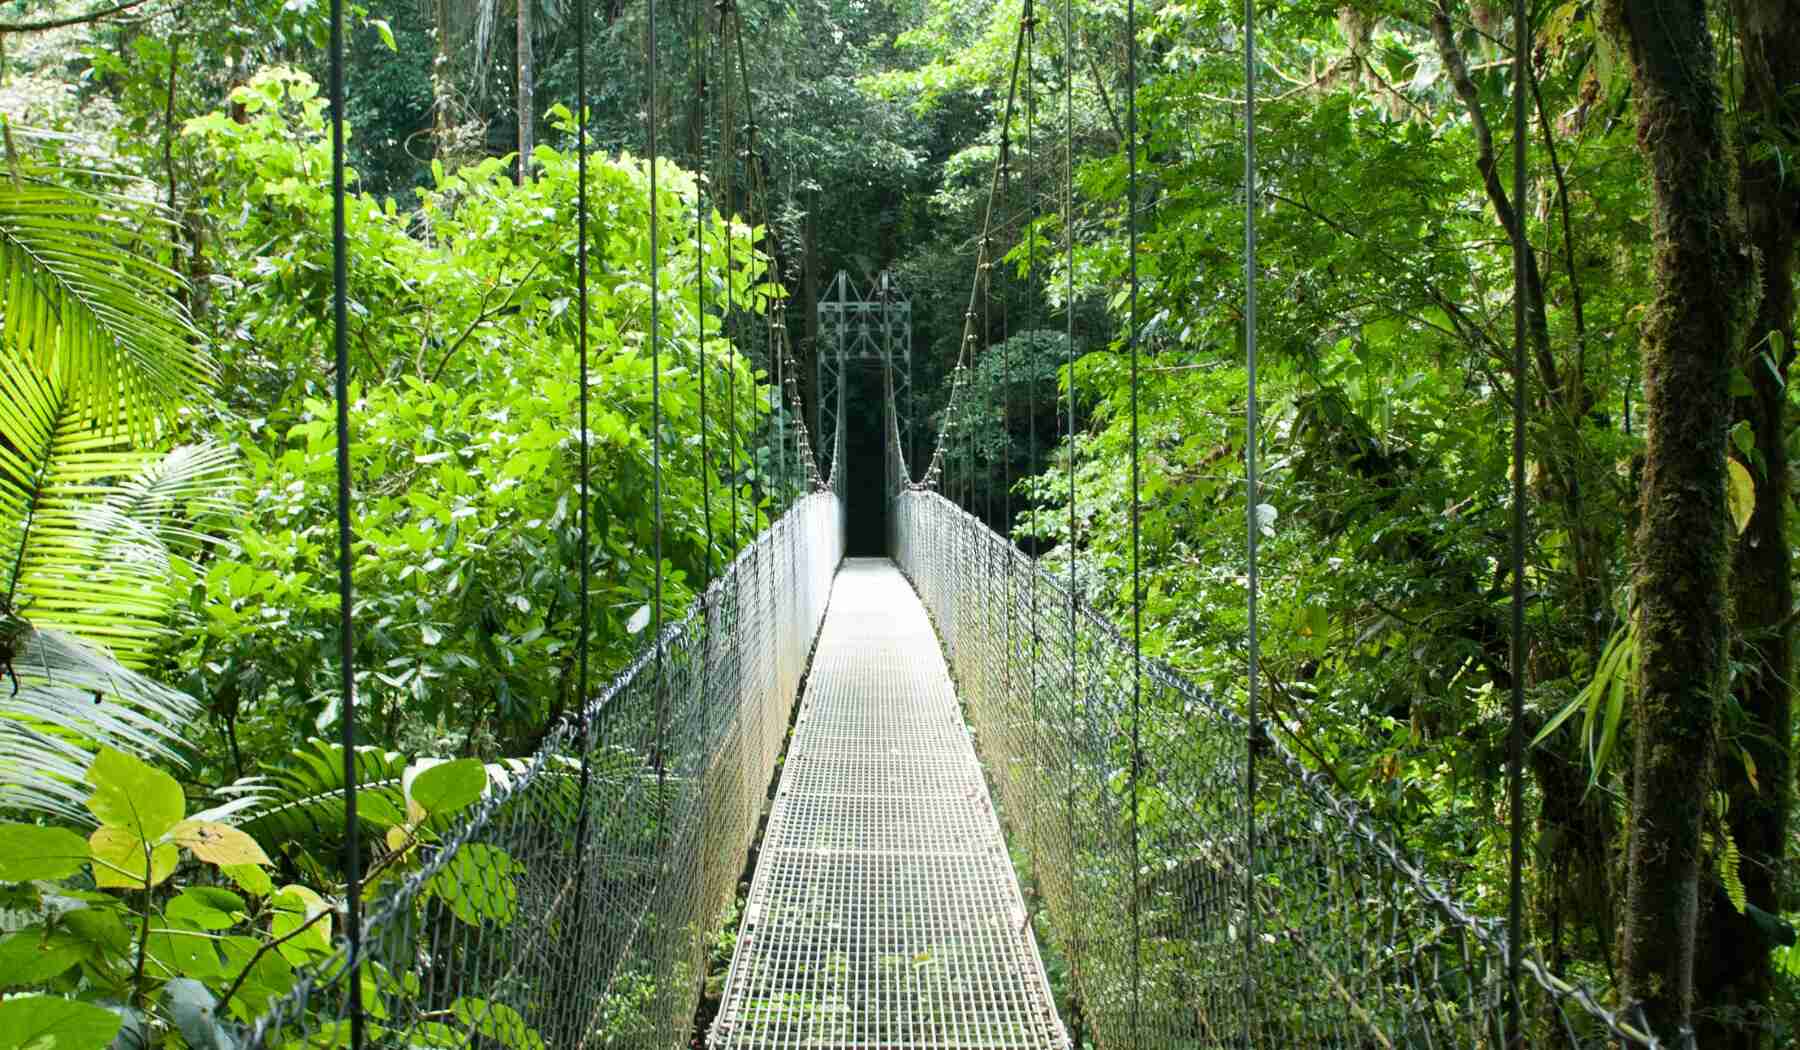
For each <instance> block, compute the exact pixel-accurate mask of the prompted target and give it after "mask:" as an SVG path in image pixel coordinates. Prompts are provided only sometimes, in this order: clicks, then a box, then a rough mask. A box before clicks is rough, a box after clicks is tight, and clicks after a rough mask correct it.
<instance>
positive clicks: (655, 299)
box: [644, 0, 669, 842]
mask: <svg viewBox="0 0 1800 1050" xmlns="http://www.w3.org/2000/svg"><path fill="white" fill-rule="evenodd" d="M645 10H646V17H645V24H644V35H645V45H646V50H647V51H648V53H649V58H648V64H649V81H650V84H649V88H650V100H649V105H647V106H645V107H644V123H645V125H646V128H645V152H646V153H648V154H649V181H650V473H651V515H652V518H653V519H654V522H655V524H654V526H653V528H652V533H653V539H652V541H651V554H652V557H653V558H654V559H655V563H656V564H655V572H654V575H653V584H652V586H653V588H654V589H653V590H652V592H651V607H650V626H651V629H652V631H653V633H652V634H651V636H650V637H651V643H650V644H652V645H653V646H655V647H656V680H655V681H656V698H657V699H656V708H657V718H656V722H657V725H656V734H657V744H656V747H657V763H656V796H657V803H656V806H657V821H656V823H657V838H658V841H659V842H660V841H661V840H662V838H663V836H665V835H666V834H667V833H668V812H667V811H668V791H667V790H666V788H667V784H668V775H669V772H668V766H669V739H668V738H669V683H668V667H667V661H666V660H665V659H664V649H665V648H666V647H665V646H664V644H663V636H662V634H663V567H662V559H663V473H662V423H663V420H662V331H661V329H662V302H661V300H662V290H661V287H660V285H659V275H658V273H657V268H658V264H659V262H660V256H661V251H660V245H659V244H658V237H659V236H660V235H661V232H662V231H661V229H660V226H659V222H658V220H659V218H660V217H659V215H658V214H657V200H656V195H657V190H658V185H657V173H656V150H657V142H656V101H657V99H656V77H657V68H656V67H657V62H656V0H647V2H646V9H645Z"/></svg>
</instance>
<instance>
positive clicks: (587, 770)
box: [573, 0, 599, 950]
mask: <svg viewBox="0 0 1800 1050" xmlns="http://www.w3.org/2000/svg"><path fill="white" fill-rule="evenodd" d="M587 45H588V11H587V0H575V304H576V305H575V356H576V359H577V361H578V365H577V371H578V372H579V390H578V391H577V394H576V401H577V405H578V412H579V415H580V419H579V423H580V430H579V433H580V435H581V452H580V462H579V465H578V468H577V469H578V470H579V472H580V473H579V475H578V476H577V477H576V479H575V485H576V495H577V499H578V502H579V503H580V507H581V509H580V513H579V515H578V517H577V523H578V524H577V528H578V530H579V536H578V537H577V540H576V548H577V554H576V557H577V558H578V559H579V561H580V565H579V568H578V570H577V581H578V582H577V584H576V586H577V588H578V589H579V591H580V594H581V607H580V612H579V614H578V621H579V625H580V626H579V630H580V632H581V634H580V637H579V638H577V639H576V643H575V653H576V656H575V659H576V672H575V695H576V697H577V700H578V705H579V706H578V707H577V711H578V712H579V714H578V716H577V717H578V718H579V719H580V733H581V779H580V785H581V787H580V794H579V796H578V798H579V799H580V801H579V802H577V803H576V807H577V812H576V818H575V871H576V872H577V878H580V879H585V878H586V872H587V869H588V865H587V852H588V821H589V818H590V815H591V800H590V799H589V791H590V789H591V787H592V784H593V768H594V764H593V756H594V747H595V744H596V740H597V733H596V730H597V728H598V726H597V723H598V722H599V718H598V713H597V712H590V711H589V710H588V690H589V680H588V674H589V649H590V641H589V636H590V635H591V634H592V627H593V622H592V603H591V601H590V594H591V592H592V590H593V566H592V557H593V553H592V551H593V548H592V542H593V541H592V517H591V514H592V511H591V509H590V507H589V505H590V504H591V503H592V501H593V493H592V491H591V484H592V483H591V474H592V471H593V446H592V445H591V444H590V442H589V440H588V408H589V393H588V378H589V365H588V316H589V310H590V303H589V301H588V240H587V239H588V156H587V122H588V106H587V100H588V89H587V73H588V68H587ZM587 906H588V895H587V893H586V892H577V894H576V896H575V922H574V924H573V929H575V930H577V931H580V930H584V929H585V928H586V925H585V919H586V914H587ZM577 950H579V949H577Z"/></svg>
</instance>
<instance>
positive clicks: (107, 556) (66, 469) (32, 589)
mask: <svg viewBox="0 0 1800 1050" xmlns="http://www.w3.org/2000/svg"><path fill="white" fill-rule="evenodd" d="M59 374H60V371H59V370H57V369H55V362H54V360H53V361H52V370H51V371H48V372H45V371H42V370H40V369H39V368H38V366H37V365H36V364H35V363H34V362H33V361H31V360H28V359H26V358H23V357H18V356H8V355H4V354H0V401H3V402H5V405H4V407H0V439H3V440H0V523H3V524H0V542H4V544H5V546H4V547H0V556H3V557H6V558H8V559H9V560H10V564H7V565H6V566H4V571H5V573H6V575H5V577H4V578H3V579H4V583H5V584H6V590H5V591H4V592H0V593H4V594H6V595H8V596H10V598H11V601H12V605H13V607H14V608H15V609H16V610H19V611H22V612H27V615H28V617H29V619H30V620H31V622H32V623H33V624H36V625H38V626H43V627H55V628H59V629H62V630H65V631H68V632H69V633H71V634H75V635H78V636H80V637H81V638H83V639H86V640H87V641H89V642H93V643H97V644H100V645H103V646H105V647H106V648H107V649H109V650H110V651H111V652H112V653H113V655H114V656H116V657H117V658H118V659H119V660H120V662H122V663H124V664H125V665H126V666H128V667H141V666H143V665H144V664H145V663H146V662H148V660H149V658H150V657H151V655H152V654H153V652H154V650H155V647H156V645H157V644H158V643H159V642H160V641H161V640H162V638H163V637H164V635H165V634H166V632H167V626H166V619H167V616H168V613H169V610H170V609H171V607H172V606H173V604H174V602H175V600H176V598H177V597H178V595H177V594H176V593H175V591H174V586H173V582H172V580H171V577H170V574H169V571H168V562H167V554H166V551H165V552H163V553H162V554H161V555H160V556H152V557H144V556H135V557H119V556H117V555H119V554H120V553H121V550H120V544H121V543H122V542H123V539H122V536H121V534H120V533H119V531H118V530H111V531H108V530H100V531H96V529H95V528H94V527H93V526H94V519H93V515H94V513H95V510H96V508H97V507H99V508H102V509H103V508H104V505H105V504H104V501H105V500H106V499H107V498H108V497H110V496H112V495H114V494H115V493H116V492H117V488H118V486H117V480H118V479H120V478H131V477H134V476H136V475H138V474H139V473H140V472H142V471H143V470H145V469H146V468H148V467H150V466H151V464H153V463H154V462H155V457H154V456H153V455H152V454H150V453H146V452H140V451H137V450H135V449H133V448H132V447H131V446H130V443H129V441H128V439H127V438H126V435H125V433H124V432H123V431H122V430H121V429H120V428H119V427H117V426H115V425H112V423H111V421H109V420H107V419H106V418H105V417H104V415H103V414H102V413H100V412H99V411H98V410H97V409H96V407H95V405H94V404H93V403H92V402H90V401H87V400H85V399H82V398H78V397H76V396H75V395H74V394H73V392H72V391H71V390H70V389H69V386H68V384H67V383H64V382H62V381H61V380H60V379H59V378H58V376H59ZM114 418H116V417H114ZM113 517H114V518H116V519H120V520H124V516H123V515H122V514H115V515H113ZM137 539H138V540H140V541H144V540H153V539H154V537H152V536H147V535H145V534H144V532H143V531H142V530H140V531H139V533H138V535H137ZM139 548H140V555H141V553H142V551H143V550H147V549H151V548H149V547H147V546H146V545H145V544H143V543H140V544H139Z"/></svg>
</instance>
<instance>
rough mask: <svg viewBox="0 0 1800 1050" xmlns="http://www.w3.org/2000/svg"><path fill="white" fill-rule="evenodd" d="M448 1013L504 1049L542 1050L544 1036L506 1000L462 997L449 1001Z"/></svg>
mask: <svg viewBox="0 0 1800 1050" xmlns="http://www.w3.org/2000/svg"><path fill="white" fill-rule="evenodd" d="M450 1012H451V1013H452V1014H454V1015H455V1016H456V1019H457V1020H458V1021H461V1022H462V1023H463V1024H464V1025H466V1026H468V1027H471V1028H473V1029H474V1030H475V1031H477V1032H479V1033H481V1034H482V1035H484V1036H486V1037H487V1038H489V1039H492V1040H494V1041H495V1042H497V1043H499V1044H500V1045H501V1046H504V1047H506V1050H544V1039H543V1037H542V1036H540V1035H538V1034H537V1031H536V1030H535V1029H533V1028H532V1027H531V1026H530V1025H529V1024H526V1023H525V1018H524V1017H522V1016H520V1014H519V1011H517V1010H515V1009H513V1008H512V1007H510V1006H508V1005H506V1004H505V1003H497V1002H494V1001H493V1000H491V999H476V998H472V997H470V996H463V997H462V998H461V999H458V1000H456V1001H455V1002H453V1003H451V1004H450Z"/></svg>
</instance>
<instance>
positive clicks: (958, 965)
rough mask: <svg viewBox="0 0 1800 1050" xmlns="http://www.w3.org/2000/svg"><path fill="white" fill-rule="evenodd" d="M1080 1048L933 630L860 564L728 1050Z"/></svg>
mask: <svg viewBox="0 0 1800 1050" xmlns="http://www.w3.org/2000/svg"><path fill="white" fill-rule="evenodd" d="M1067 1045H1068V1039H1067V1037H1066V1035H1065V1034H1064V1032H1063V1028H1062V1024H1061V1022H1060V1021H1058V1019H1057V1017H1056V1013H1055V1010H1054V1008H1053V1007H1052V1006H1051V998H1050V989H1049V984H1048V982H1047V981H1046V980H1045V977H1044V969H1043V963H1042V961H1041V960H1040V959H1039V957H1038V950H1037V942H1036V940H1035V939H1034V938H1033V936H1032V933H1031V930H1030V927H1029V924H1028V923H1027V922H1026V921H1025V909H1024V903H1023V901H1022V899H1021V898H1020V895H1019V884H1018V880H1017V879H1016V877H1015V876H1014V874H1013V868H1012V863H1011V861H1010V859H1009V858H1008V855H1007V851H1006V844H1005V842H1004V841H1003V840H1002V838H1001V835H1000V825H999V822H998V820H997V819H996V818H995V815H994V809H993V805H992V802H991V801H990V799H989V796H988V790H987V784H986V781H985V780H984V779H983V776H982V771H981V767H980V765H979V764H978V763H977V761H976V758H975V749H974V747H973V745H972V743H971V741H970V737H969V732H968V730H967V729H966V728H965V727H964V724H963V720H962V715H961V713H960V710H959V708H958V705H957V702H956V696H955V692H954V690H953V688H952V686H951V684H950V676H949V673H948V671H947V670H946V668H945V666H944V659H943V656H942V655H941V653H940V651H939V649H938V642H937V638H936V636H935V635H934V634H933V633H932V630H931V624H930V622H929V621H928V620H927V619H926V616H925V610H924V608H923V607H921V606H920V604H919V601H918V599H917V598H916V597H915V596H914V595H913V592H912V588H911V587H910V586H909V585H908V584H907V582H906V580H905V578H904V577H902V576H901V575H900V572H899V571H898V570H897V569H895V568H894V566H893V565H892V564H891V563H889V562H887V561H885V560H877V559H851V560H848V561H846V562H845V563H844V566H843V568H842V569H841V570H840V571H839V573H838V576H837V581H836V584H835V586H834V588H833V591H832V596H831V606H830V611H829V612H828V613H827V615H826V619H825V626H824V630H823V631H822V633H821V634H820V636H819V647H818V652H817V654H816V655H815V656H814V659H813V666H812V673H811V677H810V678H809V680H808V683H807V686H806V695H805V697H804V698H803V699H802V701H801V706H800V715H799V721H798V724H797V726H796V728H795V730H794V738H793V741H792V743H791V744H790V745H789V748H788V756H787V762H786V765H785V767H784V768H783V770H782V775H781V784H780V787H779V789H778V790H777V793H776V797H775V803H774V806H773V808H772V810H771V811H770V815H769V825H768V829H767V832H766V833H765V835H764V837H763V847H762V854H761V857H760V860H759V862H758V865H757V869H756V877H755V879H754V881H753V882H752V884H751V887H750V897H749V900H748V902H747V904H746V906H745V911H744V923H743V928H742V929H741V931H740V932H739V934H738V942H737V954H736V956H735V957H734V958H733V960H732V964H731V973H730V975H729V977H728V978H727V981H726V985H725V992H724V1000H723V1003H722V1005H721V1009H720V1011H719V1017H718V1021H717V1022H716V1023H715V1025H714V1027H713V1031H712V1039H711V1046H712V1047H713V1048H714V1050H726V1048H734V1047H746V1048H748V1047H759V1048H760V1047H880V1048H884V1050H886V1048H895V1050H898V1048H902V1047H908V1048H910V1047H957V1048H973V1047H991V1048H1007V1050H1015V1048H1017V1050H1022V1048H1028V1047H1065V1046H1067Z"/></svg>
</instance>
